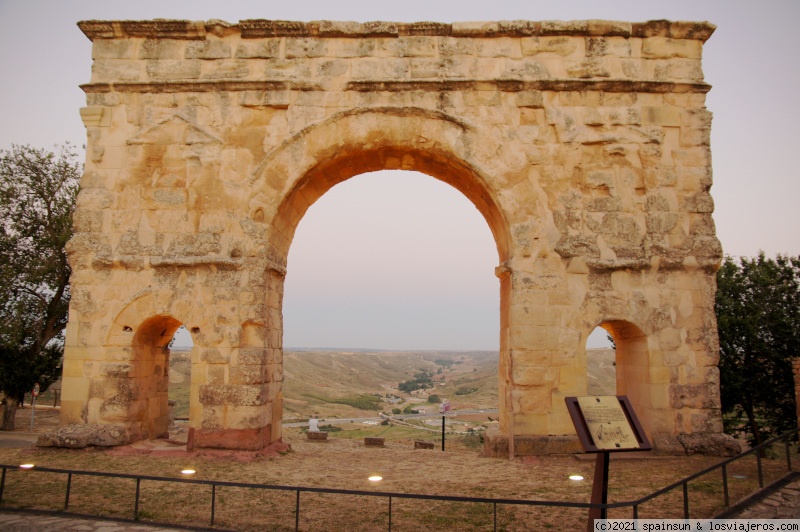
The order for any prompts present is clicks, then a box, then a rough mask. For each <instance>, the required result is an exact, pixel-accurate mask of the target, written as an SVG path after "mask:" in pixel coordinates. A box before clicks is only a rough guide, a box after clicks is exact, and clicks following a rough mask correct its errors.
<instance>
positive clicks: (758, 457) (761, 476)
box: [756, 449, 764, 488]
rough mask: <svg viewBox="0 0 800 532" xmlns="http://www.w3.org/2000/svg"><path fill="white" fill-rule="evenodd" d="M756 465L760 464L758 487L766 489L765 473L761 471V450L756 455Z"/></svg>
mask: <svg viewBox="0 0 800 532" xmlns="http://www.w3.org/2000/svg"><path fill="white" fill-rule="evenodd" d="M756 463H757V464H758V487H759V488H763V487H764V472H763V471H762V470H761V449H759V450H758V452H757V453H756Z"/></svg>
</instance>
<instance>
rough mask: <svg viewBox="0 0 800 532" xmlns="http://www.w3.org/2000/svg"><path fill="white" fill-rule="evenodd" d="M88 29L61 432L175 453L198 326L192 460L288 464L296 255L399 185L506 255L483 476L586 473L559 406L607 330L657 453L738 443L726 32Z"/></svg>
mask: <svg viewBox="0 0 800 532" xmlns="http://www.w3.org/2000/svg"><path fill="white" fill-rule="evenodd" d="M79 26H80V27H81V29H82V30H83V31H84V32H85V33H86V35H87V36H88V37H89V38H90V39H92V41H93V55H92V57H93V59H94V65H93V68H92V78H91V80H90V82H89V83H87V84H86V85H84V86H83V89H84V91H85V92H86V93H87V106H86V107H85V108H84V109H83V110H82V111H81V117H82V118H83V121H84V125H85V126H86V128H87V139H88V142H87V155H88V156H87V162H86V172H85V175H84V178H83V180H82V182H81V193H80V196H79V198H78V207H77V211H76V213H75V232H74V236H73V239H72V240H71V241H70V243H69V244H68V247H67V249H68V253H69V258H70V263H71V266H72V270H73V277H72V286H73V297H72V301H71V309H70V323H69V326H68V327H67V342H66V348H65V363H64V368H65V369H64V376H63V378H64V385H63V397H62V399H63V405H64V406H63V409H62V420H63V422H64V423H80V422H82V423H86V424H87V425H109V426H125V427H127V429H126V430H128V432H129V439H137V438H154V437H157V436H159V435H161V434H163V433H164V432H165V431H166V428H167V426H168V423H169V409H168V403H167V401H168V398H167V393H166V392H167V389H168V372H167V371H166V368H167V367H168V361H169V358H168V357H169V351H168V349H166V346H167V343H168V342H169V339H170V338H171V337H172V334H173V333H174V332H175V330H176V329H177V328H178V327H179V326H180V325H181V324H183V325H185V326H186V327H187V328H188V329H189V330H190V331H191V333H192V337H193V340H194V344H195V348H194V352H193V353H192V392H191V404H190V413H189V417H190V425H191V427H192V429H193V430H194V431H195V432H193V434H195V436H194V440H193V441H194V445H196V446H198V447H200V448H202V447H211V448H227V447H230V448H235V449H244V448H246V449H260V448H262V447H264V446H265V445H267V444H270V443H274V442H277V441H279V440H280V438H281V426H280V423H281V417H282V408H283V407H282V391H281V390H282V381H283V367H282V364H283V357H282V349H283V336H282V329H283V321H282V309H281V306H282V300H283V280H284V277H285V275H286V274H287V256H288V250H289V247H290V245H291V243H292V239H293V237H294V233H295V229H296V228H297V226H298V224H299V222H300V220H301V219H302V217H303V216H304V214H305V212H306V211H307V209H308V208H309V206H310V205H312V204H313V203H314V202H315V201H316V200H317V199H319V198H320V197H321V196H322V195H324V194H325V193H326V192H327V191H328V190H329V189H330V188H331V187H333V186H334V185H336V184H337V183H339V182H341V181H344V180H346V179H349V178H350V177H353V176H354V175H357V174H360V173H364V172H370V171H375V170H381V169H405V170H416V171H420V172H423V173H426V174H428V175H431V176H434V177H436V178H439V179H442V180H443V181H445V182H447V183H449V184H451V185H453V186H454V187H456V188H457V189H458V190H460V191H461V192H462V193H463V194H464V195H465V197H466V198H467V199H468V200H470V201H471V202H472V203H473V204H474V205H475V206H476V208H477V209H478V210H479V211H480V212H481V214H482V215H483V216H484V218H485V219H486V222H487V225H488V226H489V228H490V230H491V231H492V233H493V235H494V238H495V241H496V243H497V249H498V259H499V261H498V264H499V265H498V267H497V268H496V270H495V271H496V273H497V275H498V278H499V282H500V293H501V300H500V307H501V308H500V314H501V316H502V320H501V321H502V322H503V334H502V336H501V339H500V366H501V371H500V375H499V378H500V394H499V396H500V404H499V407H500V408H499V410H500V414H499V417H500V425H499V428H498V434H497V437H492V438H489V439H488V440H487V442H488V443H487V444H486V445H487V447H486V449H487V451H486V452H487V454H493V455H503V454H505V455H508V454H511V455H518V454H525V453H542V452H570V449H573V448H575V440H574V438H573V436H572V433H573V428H572V425H571V422H570V421H569V419H568V416H567V413H566V411H565V409H564V403H563V398H564V397H567V396H573V395H583V394H585V393H586V386H587V384H586V381H587V379H586V345H585V343H586V338H587V337H588V335H589V333H590V332H591V330H592V329H594V327H596V326H597V325H598V324H602V325H603V326H605V327H606V328H607V329H608V330H609V331H612V334H613V335H614V339H615V341H616V344H617V346H618V348H619V351H618V365H617V367H618V389H619V390H621V391H623V392H624V393H625V394H627V395H628V397H629V398H630V399H631V402H632V404H633V406H634V408H635V409H636V411H637V414H638V415H639V417H640V419H641V420H642V422H643V424H644V427H645V431H646V432H648V433H649V434H653V435H658V437H657V438H654V441H656V447H659V446H661V447H663V449H664V450H667V451H670V452H682V451H679V450H678V449H677V448H676V447H675V445H674V443H675V441H676V440H675V438H677V435H678V434H694V433H697V434H702V435H707V434H711V435H713V434H718V433H720V432H721V430H722V424H721V417H720V411H719V389H718V378H717V373H715V372H716V364H717V356H716V353H717V352H718V345H717V341H716V338H715V336H716V323H715V318H714V312H713V305H714V271H715V269H716V268H717V267H718V264H719V262H720V260H721V257H722V250H721V247H720V244H719V241H718V240H717V238H716V236H715V228H714V224H713V219H712V212H713V209H714V202H713V199H712V197H711V195H710V194H709V188H710V187H711V184H712V179H711V157H710V151H709V131H710V125H711V114H710V113H709V112H708V110H707V109H706V108H705V94H706V92H707V91H708V90H709V86H708V85H707V84H706V83H705V82H703V72H702V68H701V57H702V46H703V43H704V42H705V40H706V39H707V38H708V37H709V36H710V35H711V32H713V30H714V27H713V26H712V25H710V24H707V23H692V22H669V21H651V22H645V23H627V22H617V21H602V20H589V21H570V22H559V21H544V22H536V21H497V22H466V23H453V24H440V23H428V22H424V23H410V24H407V23H394V22H368V23H357V22H335V21H316V22H295V21H270V20H245V21H241V22H239V23H238V24H228V23H225V22H222V21H208V22H190V21H180V20H178V21H168V20H155V21H89V22H82V23H80V24H79ZM662 436H663V437H662ZM704 437H705V436H704ZM711 448H714V449H719V450H721V451H722V450H723V449H722V448H720V447H711Z"/></svg>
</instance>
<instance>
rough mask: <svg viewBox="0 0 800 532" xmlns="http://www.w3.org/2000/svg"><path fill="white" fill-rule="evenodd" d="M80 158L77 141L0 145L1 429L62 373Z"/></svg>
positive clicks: (12, 420)
mask: <svg viewBox="0 0 800 532" xmlns="http://www.w3.org/2000/svg"><path fill="white" fill-rule="evenodd" d="M82 171H83V170H82V165H81V164H80V163H78V162H77V154H76V153H75V151H74V149H73V148H72V146H70V145H69V144H65V145H63V146H60V147H59V148H58V153H54V152H49V151H47V150H43V149H38V148H32V147H30V146H15V145H12V147H11V149H10V150H0V392H2V393H3V394H4V395H5V398H4V399H3V404H4V405H5V408H4V409H3V419H2V425H0V430H13V429H14V416H15V414H16V411H17V407H18V406H19V403H20V402H21V400H22V399H23V397H24V395H25V393H26V392H27V391H30V390H31V389H32V388H33V385H34V384H35V383H37V382H38V383H39V386H40V389H41V391H45V390H47V388H48V387H49V386H50V385H51V384H52V383H53V382H54V381H55V380H57V379H58V377H59V376H60V373H61V372H60V365H61V359H62V355H63V350H64V328H65V327H66V324H67V312H68V307H69V299H70V290H69V276H70V267H69V264H68V263H67V255H66V252H65V250H64V246H65V244H66V243H67V241H68V240H69V238H70V236H71V235H72V213H73V211H74V209H75V199H76V196H77V193H78V181H79V179H80V175H81V173H82Z"/></svg>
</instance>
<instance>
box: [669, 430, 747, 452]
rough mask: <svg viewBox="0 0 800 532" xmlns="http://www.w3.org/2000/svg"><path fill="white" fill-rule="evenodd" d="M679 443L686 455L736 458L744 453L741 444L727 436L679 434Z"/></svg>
mask: <svg viewBox="0 0 800 532" xmlns="http://www.w3.org/2000/svg"><path fill="white" fill-rule="evenodd" d="M678 441H679V442H680V443H681V445H682V446H683V448H684V450H685V451H686V454H707V455H711V456H736V455H737V454H739V453H741V452H742V446H741V444H740V443H739V442H738V441H736V440H735V439H734V438H732V437H731V436H729V435H727V434H678Z"/></svg>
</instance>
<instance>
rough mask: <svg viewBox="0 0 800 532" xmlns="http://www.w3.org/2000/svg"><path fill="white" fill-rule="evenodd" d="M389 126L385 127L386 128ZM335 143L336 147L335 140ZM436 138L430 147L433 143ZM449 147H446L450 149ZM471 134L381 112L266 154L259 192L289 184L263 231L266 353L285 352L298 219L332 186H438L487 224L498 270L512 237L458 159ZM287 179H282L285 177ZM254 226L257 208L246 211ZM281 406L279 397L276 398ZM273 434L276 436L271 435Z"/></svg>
mask: <svg viewBox="0 0 800 532" xmlns="http://www.w3.org/2000/svg"><path fill="white" fill-rule="evenodd" d="M387 121H388V122H389V123H388V124H387ZM334 139H335V140H334ZM433 139H435V140H433ZM448 141H449V142H448ZM473 142H475V139H473V138H471V136H470V132H469V127H468V126H467V125H466V124H464V123H462V122H459V121H457V120H455V119H452V118H451V117H448V116H446V115H445V114H444V113H436V112H430V111H424V110H421V109H413V108H411V109H408V108H406V109H385V110H383V111H382V112H375V110H370V111H368V112H354V113H345V114H342V115H340V116H336V117H334V118H333V119H331V120H328V121H326V122H323V123H322V124H318V125H315V126H313V127H311V128H309V129H307V130H304V131H303V132H301V133H300V134H298V135H296V136H295V137H294V138H292V139H289V140H288V141H287V142H286V143H284V145H283V146H282V149H281V150H280V151H279V152H277V153H275V154H270V155H268V156H267V158H265V161H264V162H263V163H262V164H261V165H260V168H261V169H263V174H262V175H261V176H258V179H259V181H260V183H261V184H262V186H264V187H268V186H269V183H271V182H274V181H273V179H274V176H275V175H276V174H277V175H281V177H283V178H284V179H285V180H286V181H284V182H289V183H290V185H291V186H290V187H286V189H285V191H284V193H283V196H282V201H281V202H280V204H279V206H278V207H277V209H276V210H277V214H276V215H275V216H274V217H273V220H274V221H273V223H272V224H270V225H269V227H268V229H267V242H268V250H269V253H270V259H271V263H272V265H273V267H272V268H271V271H270V272H269V274H268V278H269V282H270V286H269V293H271V294H273V297H271V298H270V300H271V302H274V303H277V304H270V306H269V309H268V312H269V316H268V319H267V323H268V324H269V329H270V334H268V345H267V349H269V350H270V351H273V352H279V353H281V358H282V350H283V335H282V331H283V314H282V303H283V282H284V278H285V273H286V269H285V268H286V264H287V258H288V252H289V247H290V246H291V242H292V239H293V237H294V233H295V231H296V229H297V226H298V224H299V223H300V220H301V219H302V217H303V216H304V215H305V213H306V211H307V210H308V208H309V207H310V206H311V205H312V204H314V202H316V201H317V200H318V199H319V198H320V197H322V196H323V195H324V194H325V193H326V192H327V191H328V190H330V189H331V188H332V187H333V186H334V185H336V184H338V183H341V182H343V181H345V180H347V179H350V178H352V177H354V176H356V175H359V174H363V173H367V172H374V171H377V170H394V169H401V170H413V171H417V172H420V173H423V174H426V175H429V176H431V177H433V178H436V179H439V180H441V181H443V182H445V183H447V184H449V185H451V186H453V187H454V188H455V189H457V190H458V191H460V192H461V193H462V194H464V196H466V198H467V199H468V200H469V201H471V202H472V203H473V204H474V205H475V207H476V208H477V209H478V210H479V212H480V213H481V214H482V216H483V217H484V219H485V220H486V222H487V224H488V226H489V228H490V230H491V232H492V235H493V236H494V241H495V244H496V246H497V253H498V260H499V264H502V263H503V262H504V261H506V260H508V250H509V247H510V234H509V229H508V224H507V222H506V220H505V219H504V217H503V214H502V212H501V209H500V208H499V206H498V200H497V198H496V194H495V193H494V191H492V190H491V189H490V188H489V186H488V185H487V184H486V183H487V182H488V180H486V179H484V178H483V177H482V176H481V173H480V171H479V170H478V169H476V168H474V167H471V166H470V165H468V164H467V163H466V162H465V161H464V160H463V159H462V158H461V157H460V156H459V152H463V151H468V150H469V146H470V144H471V143H473ZM284 176H285V177H284ZM250 208H251V212H253V215H254V216H253V217H254V219H258V218H259V215H258V209H263V208H264V207H263V206H254V205H251V206H250ZM497 271H498V272H499V273H500V274H499V277H500V338H499V345H500V373H501V374H502V372H503V371H508V368H509V364H508V361H507V359H508V348H507V345H506V343H505V342H504V338H505V337H506V334H504V328H506V327H507V325H506V324H507V322H508V320H507V318H505V317H504V316H506V315H507V308H508V304H509V297H508V295H509V293H510V287H509V286H508V284H509V283H510V279H509V276H507V275H503V274H502V268H498V270H497ZM503 382H504V379H502V378H500V391H499V407H500V412H501V415H500V426H501V430H507V424H508V419H507V416H505V415H504V414H503V413H504V412H505V411H506V410H507V409H506V408H505V406H507V405H508V401H509V399H510V397H509V396H508V394H507V393H506V390H504V387H503ZM277 398H278V401H277V402H278V404H281V405H282V395H280V394H279V395H278V396H277ZM281 415H282V408H280V409H277V408H275V407H273V417H272V428H273V435H274V434H275V431H276V429H277V427H279V426H280V417H281ZM277 430H279V429H277Z"/></svg>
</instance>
